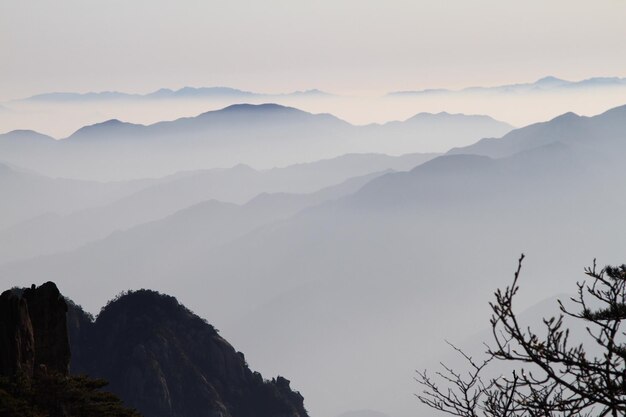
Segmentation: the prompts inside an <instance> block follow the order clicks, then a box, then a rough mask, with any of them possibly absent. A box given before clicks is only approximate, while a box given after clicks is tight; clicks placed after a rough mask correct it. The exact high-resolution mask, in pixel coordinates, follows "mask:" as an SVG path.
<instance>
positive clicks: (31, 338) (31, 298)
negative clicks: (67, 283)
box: [0, 282, 70, 378]
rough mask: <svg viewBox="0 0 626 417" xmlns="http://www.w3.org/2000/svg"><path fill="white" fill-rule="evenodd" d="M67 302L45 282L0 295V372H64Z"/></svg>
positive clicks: (66, 364)
mask: <svg viewBox="0 0 626 417" xmlns="http://www.w3.org/2000/svg"><path fill="white" fill-rule="evenodd" d="M66 314H67V304H66V303H65V300H64V299H63V297H62V296H61V293H60V292H59V290H58V288H57V287H56V285H55V284H54V283H52V282H47V283H45V284H43V285H41V286H39V287H35V286H34V285H33V286H32V287H31V288H27V289H25V290H17V289H14V290H8V291H5V292H3V293H2V295H0V374H1V375H4V376H14V375H16V374H17V373H21V374H22V375H24V376H26V377H28V378H32V376H33V374H34V373H36V372H43V373H48V372H53V373H59V374H61V375H67V374H68V372H69V363H70V346H69V341H68V335H67V324H66Z"/></svg>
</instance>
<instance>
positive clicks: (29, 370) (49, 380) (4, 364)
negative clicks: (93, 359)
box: [0, 282, 140, 417]
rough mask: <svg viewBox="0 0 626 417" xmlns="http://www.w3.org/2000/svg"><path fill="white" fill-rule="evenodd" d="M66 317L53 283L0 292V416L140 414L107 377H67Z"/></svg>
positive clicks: (127, 416) (136, 416)
mask: <svg viewBox="0 0 626 417" xmlns="http://www.w3.org/2000/svg"><path fill="white" fill-rule="evenodd" d="M66 316H67V304H66V302H65V299H64V298H63V297H62V296H61V294H60V293H59V290H58V289H57V287H56V285H55V284H54V283H52V282H47V283H45V284H43V285H42V286H40V287H35V286H34V285H33V286H32V287H31V288H28V289H12V290H8V291H5V292H3V293H2V294H1V295H0V376H2V378H0V416H2V417H5V416H6V417H18V416H19V417H87V416H88V417H140V416H139V414H138V413H137V412H136V411H134V410H132V409H128V408H126V407H124V406H122V403H121V401H120V400H119V399H118V398H116V397H115V396H114V395H113V394H111V393H108V392H104V391H101V390H100V388H102V387H104V386H105V385H106V381H103V380H94V379H91V378H88V377H86V376H80V377H74V376H71V375H69V363H70V347H69V339H68V332H67V322H66Z"/></svg>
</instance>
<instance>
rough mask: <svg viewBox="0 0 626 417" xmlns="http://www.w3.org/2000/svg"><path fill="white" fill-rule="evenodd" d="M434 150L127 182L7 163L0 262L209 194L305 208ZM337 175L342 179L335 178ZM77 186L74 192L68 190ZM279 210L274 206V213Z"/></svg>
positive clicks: (118, 227)
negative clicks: (68, 176)
mask: <svg viewBox="0 0 626 417" xmlns="http://www.w3.org/2000/svg"><path fill="white" fill-rule="evenodd" d="M435 156H436V154H432V155H429V154H409V155H404V156H400V157H391V156H387V155H377V154H352V155H345V156H342V157H338V158H335V159H331V160H322V161H318V162H315V163H310V164H300V165H293V166H289V167H285V168H275V169H271V170H265V171H257V170H254V169H252V168H250V167H248V166H244V165H238V166H235V167H233V168H230V169H213V170H202V171H189V172H181V173H179V174H176V175H172V176H168V177H164V178H161V179H157V180H144V181H131V182H129V183H128V184H125V183H106V184H103V183H98V182H89V181H70V180H62V179H57V180H53V179H49V178H46V177H42V176H39V175H33V174H30V175H26V174H24V173H21V172H20V171H8V172H9V173H10V174H11V175H8V174H7V172H5V174H4V175H0V182H2V183H3V184H4V190H5V198H6V204H5V205H3V206H2V207H0V214H2V216H0V217H1V218H2V219H3V223H2V224H3V225H4V226H5V227H4V228H0V253H1V254H2V255H0V264H2V263H5V262H8V261H14V260H18V259H25V258H29V257H35V256H39V255H44V254H51V253H56V252H63V251H67V250H70V249H75V248H78V247H79V246H81V245H83V244H85V243H87V242H90V241H93V240H97V239H101V238H104V237H106V236H108V235H109V234H111V233H113V232H116V231H122V230H125V229H128V228H131V227H133V226H136V225H138V224H141V223H147V222H151V221H154V220H158V219H161V218H163V217H166V216H168V215H170V214H173V213H175V212H176V211H178V210H182V209H186V208H188V207H191V206H193V205H195V204H199V203H201V202H204V201H208V200H215V201H214V204H215V205H216V206H217V205H227V206H231V207H234V205H233V203H236V204H243V203H246V202H248V201H249V200H251V199H252V198H254V197H256V196H258V195H260V194H263V193H265V194H267V193H272V194H273V195H272V196H271V198H269V197H268V196H266V197H263V198H257V200H256V203H255V204H248V206H253V207H258V206H259V204H258V202H259V200H262V201H265V202H269V201H270V200H271V199H283V200H290V201H292V202H293V204H288V205H286V207H285V209H287V210H288V211H289V212H291V211H293V209H294V207H301V208H303V207H304V206H305V205H306V204H313V203H314V202H321V201H322V200H325V199H331V198H337V197H339V196H340V195H341V194H342V193H343V194H347V193H349V192H350V191H356V188H358V186H359V185H362V184H364V183H365V182H366V179H367V178H372V177H373V176H374V175H378V174H377V173H379V172H383V171H386V170H400V171H402V170H408V169H410V168H412V167H413V166H415V165H418V164H420V163H422V162H424V161H427V160H429V159H431V158H433V157H435ZM7 170H9V168H8V167H7ZM20 174H21V175H20ZM342 182H345V184H344V185H343V186H339V185H338V184H340V183H342ZM39 183H42V184H39ZM37 184H39V185H37ZM242 185H245V186H242ZM84 189H88V190H89V191H90V193H86V192H85V191H84ZM109 189H111V190H112V191H108V190H109ZM322 189H326V190H322ZM114 191H115V192H114ZM307 193H308V194H310V196H307ZM75 194H78V196H77V197H76V198H72V196H73V195H75ZM83 194H86V195H85V196H83ZM102 194H104V195H102ZM92 195H93V196H92ZM313 196H318V197H313ZM79 197H80V198H79ZM297 202H301V203H297ZM251 203H252V202H251ZM298 204H300V205H301V206H299V205H298ZM302 204H303V205H302ZM283 212H284V210H281V209H280V208H279V209H277V210H276V212H275V213H273V215H274V216H280V215H281V213H283ZM268 214H269V213H268Z"/></svg>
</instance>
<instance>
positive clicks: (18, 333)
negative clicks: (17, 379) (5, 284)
mask: <svg viewBox="0 0 626 417" xmlns="http://www.w3.org/2000/svg"><path fill="white" fill-rule="evenodd" d="M34 363H35V340H34V337H33V326H32V323H31V321H30V317H29V315H28V305H27V304H26V300H25V299H23V298H22V297H21V296H20V295H19V294H15V293H14V292H13V291H11V290H8V291H5V292H3V293H2V295H0V375H2V376H5V377H10V376H14V375H17V374H22V375H27V376H32V374H33V366H34Z"/></svg>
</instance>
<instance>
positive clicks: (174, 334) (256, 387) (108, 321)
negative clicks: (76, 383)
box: [69, 290, 307, 417]
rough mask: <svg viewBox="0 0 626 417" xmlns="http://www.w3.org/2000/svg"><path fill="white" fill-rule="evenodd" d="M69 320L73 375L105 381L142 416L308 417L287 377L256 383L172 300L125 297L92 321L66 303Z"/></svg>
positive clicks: (144, 294)
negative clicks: (83, 375)
mask: <svg viewBox="0 0 626 417" xmlns="http://www.w3.org/2000/svg"><path fill="white" fill-rule="evenodd" d="M69 323H70V340H71V348H72V352H74V353H75V354H74V355H73V358H72V364H71V370H72V373H86V374H88V375H90V376H92V377H98V378H105V379H107V380H108V381H109V382H110V385H109V389H110V390H111V391H112V392H113V393H114V394H116V395H118V396H119V397H120V398H122V399H123V400H124V401H125V403H126V404H127V405H129V406H132V407H135V408H136V409H137V410H138V411H140V412H141V413H142V414H143V415H144V416H145V417H305V416H307V413H306V410H305V409H304V405H303V398H302V396H301V395H300V394H299V393H297V392H293V391H292V390H291V388H290V386H289V381H288V380H286V379H285V378H282V377H278V378H276V379H274V380H272V381H265V380H263V378H262V376H261V375H260V374H259V373H256V372H252V371H251V370H250V369H249V368H248V366H247V364H246V362H245V359H244V356H243V354H241V353H239V352H237V351H235V349H234V348H233V347H232V346H231V345H230V344H229V343H228V342H226V340H224V339H223V338H222V337H220V336H219V334H218V333H217V331H216V330H215V329H214V328H213V326H211V325H210V324H208V323H207V322H206V321H204V320H202V319H201V318H199V317H198V316H196V315H194V314H193V313H191V312H190V311H189V310H187V309H186V308H185V307H183V306H182V305H180V304H179V303H178V302H177V301H176V299H175V298H173V297H170V296H165V295H161V294H159V293H156V292H153V291H147V290H141V291H137V292H133V293H129V294H126V295H124V296H122V297H120V298H118V299H117V300H115V301H113V302H111V303H109V305H107V306H106V307H105V308H104V309H103V310H102V312H101V313H100V315H99V316H98V319H97V320H96V321H93V322H92V321H91V320H90V319H89V317H87V316H86V315H85V313H84V312H83V311H82V310H81V309H80V308H79V307H76V306H73V305H72V304H70V312H69Z"/></svg>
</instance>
